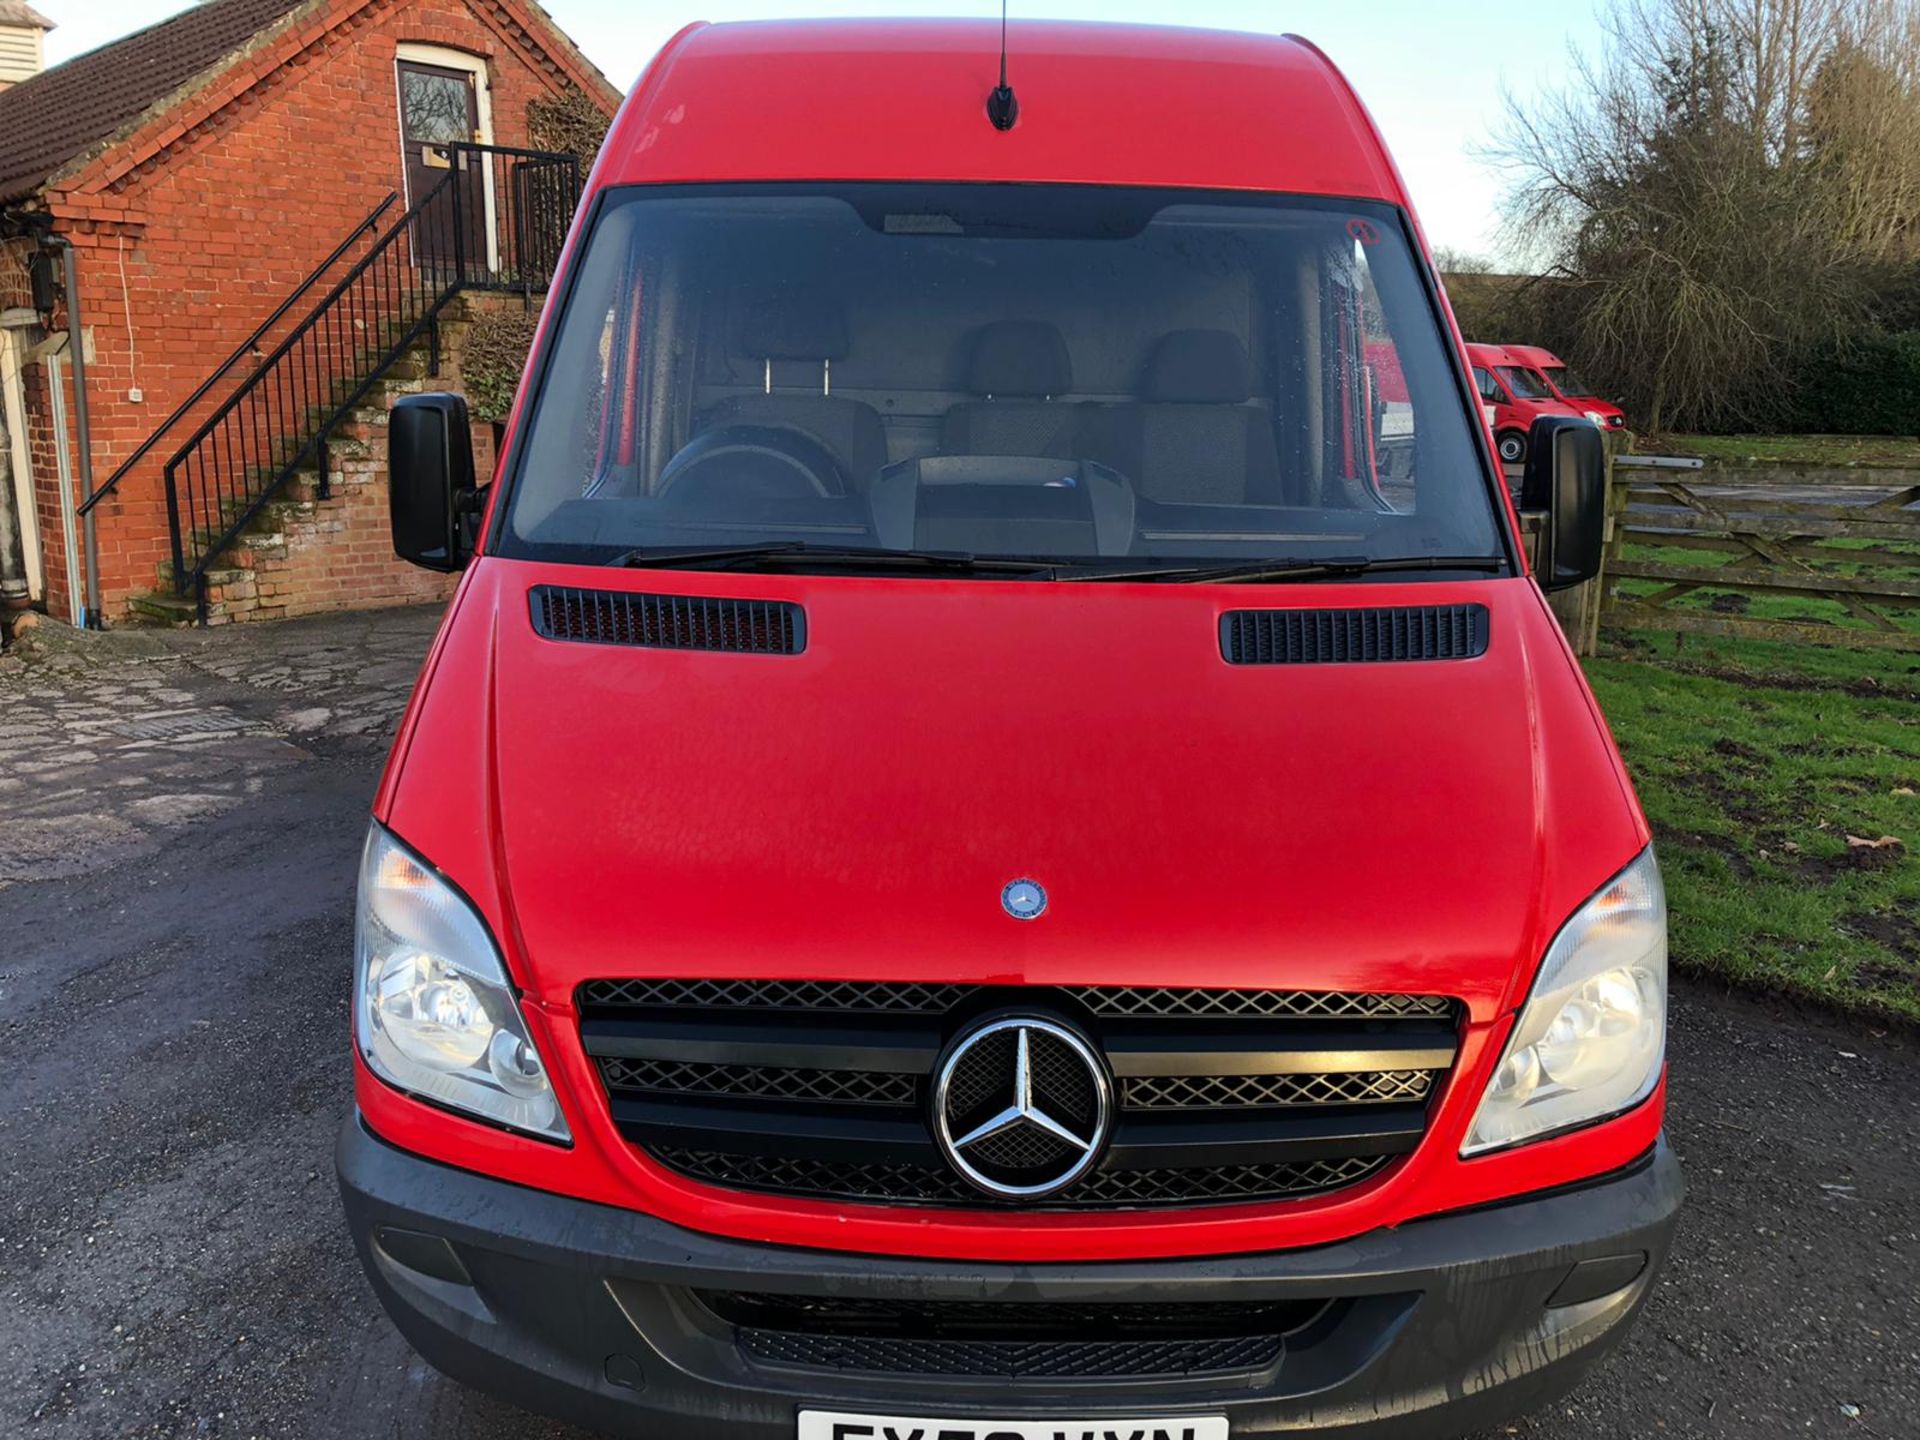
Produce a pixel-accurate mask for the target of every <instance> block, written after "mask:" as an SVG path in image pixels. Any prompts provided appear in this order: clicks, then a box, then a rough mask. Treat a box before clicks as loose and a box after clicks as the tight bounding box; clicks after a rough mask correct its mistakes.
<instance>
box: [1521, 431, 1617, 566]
mask: <svg viewBox="0 0 1920 1440" xmlns="http://www.w3.org/2000/svg"><path fill="white" fill-rule="evenodd" d="M1520 508H1521V509H1523V510H1542V511H1545V512H1546V519H1545V524H1544V527H1543V528H1542V530H1541V535H1540V555H1539V563H1538V565H1537V566H1536V567H1535V574H1536V576H1537V577H1538V579H1539V581H1540V588H1541V589H1543V590H1565V589H1567V588H1568V587H1570V586H1573V585H1579V584H1581V583H1582V582H1584V581H1587V580H1591V579H1593V577H1594V576H1596V575H1598V574H1599V573H1600V555H1601V551H1602V549H1603V547H1604V545H1605V543H1606V528H1607V447H1606V442H1605V441H1604V440H1602V439H1601V438H1600V431H1599V428H1598V427H1597V426H1595V425H1594V424H1592V423H1591V422H1590V421H1587V420H1582V419H1579V418H1577V417H1575V416H1572V415H1543V416H1541V417H1540V418H1539V419H1538V420H1535V421H1534V422H1533V428H1532V430H1531V431H1530V432H1529V433H1528V435H1527V468H1526V473H1525V476H1524V478H1523V479H1522V480H1521V482H1520Z"/></svg>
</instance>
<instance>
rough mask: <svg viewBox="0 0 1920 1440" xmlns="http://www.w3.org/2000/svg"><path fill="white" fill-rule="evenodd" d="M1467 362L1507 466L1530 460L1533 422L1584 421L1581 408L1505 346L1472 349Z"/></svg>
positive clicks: (1494, 438)
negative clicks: (1558, 417)
mask: <svg viewBox="0 0 1920 1440" xmlns="http://www.w3.org/2000/svg"><path fill="white" fill-rule="evenodd" d="M1467 362H1468V363H1469V364H1470V365H1472V366H1473V384H1474V388H1475V389H1476V390H1477V391H1478V392H1479V394H1480V401H1481V404H1482V405H1483V406H1484V407H1487V408H1488V409H1489V410H1490V411H1491V414H1490V415H1489V417H1488V424H1489V425H1491V426H1492V428H1493V443H1494V448H1495V449H1496V450H1498V451H1499V454H1500V461H1501V463H1502V464H1504V465H1518V464H1521V463H1522V462H1523V461H1525V460H1526V458H1527V443H1528V436H1529V434H1530V433H1531V431H1532V429H1533V422H1534V421H1536V420H1538V419H1540V418H1541V417H1542V416H1544V415H1571V416H1575V417H1577V418H1581V419H1585V418H1586V417H1585V416H1584V415H1582V414H1581V411H1580V409H1579V407H1577V406H1574V405H1570V404H1568V403H1567V402H1566V401H1565V400H1562V399H1561V398H1560V397H1559V396H1558V395H1556V394H1554V391H1553V387H1552V386H1551V385H1549V384H1548V383H1547V378H1546V376H1544V375H1542V374H1541V373H1540V372H1539V371H1537V370H1535V369H1534V368H1533V366H1532V365H1531V364H1529V363H1528V362H1527V361H1526V360H1523V359H1522V358H1521V357H1520V356H1519V355H1517V354H1515V353H1514V351H1513V350H1512V349H1511V348H1510V347H1508V346H1505V345H1469V346H1467Z"/></svg>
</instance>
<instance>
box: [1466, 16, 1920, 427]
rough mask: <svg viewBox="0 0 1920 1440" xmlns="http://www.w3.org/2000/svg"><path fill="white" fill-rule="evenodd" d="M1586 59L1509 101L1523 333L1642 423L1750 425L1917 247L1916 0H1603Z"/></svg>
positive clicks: (1788, 403)
mask: <svg viewBox="0 0 1920 1440" xmlns="http://www.w3.org/2000/svg"><path fill="white" fill-rule="evenodd" d="M1609 33H1610V39H1611V44H1610V45H1609V47H1608V53H1607V57H1606V58H1605V59H1604V60H1594V59H1592V58H1590V57H1581V58H1580V59H1579V61H1578V64H1577V68H1576V73H1575V79H1574V81H1573V82H1572V84H1571V85H1570V86H1569V87H1568V88H1567V89H1566V90H1565V91H1563V92H1561V93H1559V94H1555V95H1549V96H1547V97H1545V98H1544V99H1542V100H1540V101H1539V102H1537V103H1534V104H1531V105H1522V104H1518V103H1514V102H1509V113H1508V123H1507V126H1506V130H1505V134H1504V136H1503V138H1502V141H1501V144H1500V146H1499V149H1498V152H1497V155H1496V158H1497V159H1499V160H1500V161H1501V162H1502V163H1504V164H1505V165H1506V166H1507V167H1508V170H1509V174H1510V178H1511V180H1512V182H1513V183H1512V188H1511V190H1510V193H1509V199H1508V208H1507V226H1508V238H1509V241H1510V243H1513V244H1515V245H1516V246H1517V247H1518V248H1520V249H1522V250H1530V251H1531V252H1532V253H1534V254H1535V255H1536V256H1538V257H1540V258H1542V259H1544V260H1545V261H1546V262H1547V268H1548V271H1549V274H1550V275H1552V276H1554V277H1556V278H1557V279H1558V280H1559V281H1561V282H1562V283H1559V284H1550V285H1545V286H1540V287H1535V288H1534V289H1533V290H1531V291H1530V292H1529V294H1528V297H1527V298H1528V300H1529V302H1530V303H1532V304H1533V305H1534V306H1535V307H1536V309H1535V311H1534V313H1533V314H1532V315H1531V316H1530V317H1529V318H1530V319H1531V320H1532V321H1533V323H1534V325H1535V326H1536V333H1538V334H1539V335H1540V336H1541V338H1543V339H1545V340H1547V342H1548V343H1551V344H1554V345H1555V347H1556V348H1558V349H1562V350H1563V351H1570V352H1572V358H1574V359H1576V360H1577V362H1578V363H1579V365H1580V366H1581V368H1583V369H1585V370H1587V371H1588V372H1589V373H1590V374H1595V375H1598V376H1600V377H1602V383H1606V384H1610V385H1611V386H1612V387H1613V388H1614V389H1616V390H1617V391H1618V392H1619V393H1620V394H1621V396H1622V397H1623V398H1624V399H1626V400H1627V401H1628V402H1629V404H1630V405H1632V406H1633V407H1634V408H1635V409H1636V411H1637V412H1638V414H1639V416H1640V417H1641V419H1642V420H1643V422H1644V423H1645V424H1647V425H1648V426H1649V427H1650V428H1653V429H1660V428H1662V427H1664V426H1666V425H1669V424H1672V425H1695V426H1702V427H1711V426H1715V425H1724V424H1728V423H1733V422H1739V423H1745V424H1753V423H1766V422H1768V421H1771V420H1774V419H1777V418H1780V417H1783V416H1785V415H1787V414H1789V413H1790V412H1791V409H1792V406H1793V403H1794V398H1795V393H1794V381H1793V368H1792V367H1793V365H1794V363H1795V361H1796V359H1797V358H1798V357H1800V356H1802V355H1804V354H1806V353H1807V352H1809V351H1810V350H1814V349H1817V348H1819V347H1820V346H1822V345H1829V344H1834V343H1838V342H1841V341H1843V340H1844V339H1845V338H1846V337H1847V336H1848V335H1849V334H1851V333H1855V332H1857V331H1858V330H1859V329H1860V328H1861V327H1862V326H1863V325H1865V324H1866V323H1867V322H1868V320H1869V318H1870V316H1871V314H1872V312H1873V307H1874V304H1875V301H1876V298H1877V297H1878V296H1879V295H1880V293H1881V292H1882V290H1883V289H1884V288H1885V287H1886V286H1887V285H1888V284H1889V283H1893V282H1892V279H1891V277H1894V276H1896V275H1898V274H1899V273H1900V272H1901V267H1902V266H1903V265H1904V264H1906V263H1908V262H1910V261H1911V259H1912V258H1913V256H1914V254H1915V246H1916V240H1917V239H1920V234H1917V233H1916V220H1917V219H1920V4H1916V0H1618V3H1617V4H1616V6H1615V8H1614V10H1613V11H1612V13H1611V15H1610V17H1609Z"/></svg>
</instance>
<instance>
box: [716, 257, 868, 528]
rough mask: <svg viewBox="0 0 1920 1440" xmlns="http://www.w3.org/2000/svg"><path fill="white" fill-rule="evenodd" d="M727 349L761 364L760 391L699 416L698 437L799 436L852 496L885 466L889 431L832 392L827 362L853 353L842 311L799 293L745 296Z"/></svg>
mask: <svg viewBox="0 0 1920 1440" xmlns="http://www.w3.org/2000/svg"><path fill="white" fill-rule="evenodd" d="M732 348H733V351H734V354H735V355H736V356H741V357H746V358H750V359H752V360H753V361H755V362H756V363H757V364H758V365H759V367H760V376H761V385H762V390H761V393H760V394H758V395H734V396H730V397H729V398H727V399H725V400H722V401H721V402H720V403H719V404H717V405H715V406H713V407H712V408H711V409H710V410H708V411H707V413H706V414H705V415H703V416H702V417H701V420H700V425H699V431H700V432H701V433H705V432H706V431H710V430H715V429H718V428H719V427H721V426H723V425H749V426H753V427H756V428H760V429H774V430H798V431H800V432H801V433H802V434H805V435H807V436H808V437H810V438H811V439H813V440H814V441H816V442H817V443H818V444H820V445H821V446H822V447H824V448H825V449H826V451H827V453H829V454H830V455H832V456H833V458H834V459H835V460H836V461H837V462H838V463H839V465H840V468H841V470H842V471H843V472H844V474H845V477H846V479H847V481H848V483H849V484H850V485H851V486H852V487H853V488H854V489H855V490H857V491H863V490H865V489H866V488H867V486H868V485H869V484H871V483H872V481H873V477H874V476H875V475H877V474H879V473H880V471H881V470H882V469H883V468H884V467H885V465H886V463H887V432H886V428H885V427H884V426H883V425H882V423H881V420H880V412H879V411H877V410H875V409H874V408H873V407H872V406H871V405H867V404H864V403H863V402H861V401H859V400H849V399H846V398H845V397H843V396H839V395H835V394H834V393H833V362H834V361H835V360H841V359H845V358H846V356H847V353H848V351H849V349H850V348H851V347H850V346H849V344H848V341H847V317H846V314H845V313H844V312H843V311H842V309H841V308H840V306H839V305H837V304H836V303H834V301H833V300H831V299H830V298H828V297H827V296H824V295H822V294H820V293H819V292H818V291H815V290H810V289H801V288H798V287H794V288H785V289H780V290H771V291H765V292H762V293H760V294H756V295H751V296H748V297H747V298H746V300H745V301H744V303H742V304H741V306H740V307H739V310H738V311H737V312H736V316H735V324H734V337H733V347H732ZM803 386H804V387H805V388H801V387H803ZM776 387H781V388H776ZM788 387H791V388H788Z"/></svg>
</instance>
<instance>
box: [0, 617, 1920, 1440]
mask: <svg viewBox="0 0 1920 1440" xmlns="http://www.w3.org/2000/svg"><path fill="white" fill-rule="evenodd" d="M434 621H435V617H434V615H433V614H432V613H431V612H427V611H418V610H415V611H391V612H384V613H381V614H375V615H365V616H351V617H336V618H331V619H327V620H316V621H298V622H292V623H289V624H285V625H280V626H274V627H268V626H261V627H258V628H257V629H248V628H246V627H235V628H234V629H231V630H228V631H225V632H212V633H206V634H201V633H192V632H180V633H168V634H161V635H126V636H122V635H114V636H108V637H104V638H101V639H87V638H82V637H62V636H60V635H59V634H58V633H57V631H55V629H54V627H43V628H44V629H47V630H48V631H49V634H48V635H47V636H45V637H43V638H42V640H41V641H39V642H36V645H35V653H34V654H33V655H32V657H31V658H29V659H27V660H25V661H24V662H23V661H20V660H17V659H14V658H9V659H7V660H5V661H0V1017H4V1018H3V1019H0V1027H3V1028H0V1041H3V1043H4V1061H3V1062H0V1314H4V1316H5V1320H4V1322H3V1323H0V1435H5V1436H7V1437H14V1436H21V1437H44V1440H107V1437H121V1436H143V1437H148V1436H151V1437H160V1436H167V1437H172V1436H182V1437H184V1436H211V1437H254V1436H257V1437H303V1440H304V1437H313V1440H359V1437H430V1440H454V1437H461V1440H577V1437H578V1436H579V1432H577V1431H572V1430H568V1429H566V1428H564V1427H560V1426H557V1425H553V1424H551V1423H549V1422H546V1421H543V1420H540V1419H537V1418H533V1417H530V1416H528V1415H525V1414H523V1413H522V1412H520V1411H518V1410H515V1409H513V1408H512V1407H510V1406H507V1405H504V1404H501V1403H498V1402H495V1401H492V1400H489V1399H485V1398H483V1397H480V1396H477V1395H474V1394H472V1393H470V1392H468V1391H465V1390H463V1389H461V1388H460V1387H459V1386H457V1385H454V1384H451V1383H450V1382H447V1381H445V1380H442V1379H441V1378H440V1377H438V1376H437V1375H435V1374H434V1373H433V1372H432V1371H430V1370H429V1369H427V1367H426V1366H425V1365H423V1364H422V1363H421V1362H420V1361H418V1360H417V1359H416V1358H415V1357H414V1356H413V1355H412V1353H411V1352H410V1351H409V1350H408V1348H407V1346H406V1344H405V1343H404V1342H403V1341H402V1340H401V1339H400V1338H399V1336H398V1335H397V1334H396V1333H395V1332H394V1331H393V1329H392V1327H391V1326H390V1325H389V1324H388V1323H387V1321H386V1319H385V1317H384V1316H383V1315H382V1314H381V1312H380V1310H379V1307H378V1305H377V1304H376V1302H375V1301H374V1298H373V1295H372V1292H371V1291H370V1290H369V1289H368V1287H367V1285H366V1283H365V1281H364V1280H363V1278H362V1277H361V1274H360V1270H359V1266H358V1263H357V1261H356V1260H355V1258H354V1256H353V1252H352V1250H351V1248H350V1246H349V1244H348V1241H347V1236H346V1232H345V1228H344V1225H343V1223H342V1221H341V1218H340V1212H339V1204H338V1199H337V1196H336V1193H335V1190H334V1184H333V1176H332V1168H331V1147H332V1144H333V1138H334V1135H335V1132H336V1130H337V1129H338V1127H339V1125H340V1124H341V1122H342V1120H343V1119H344V1118H345V1117H346V1115H347V1114H348V1112H349V1109H350V1107H351V1093H350V1084H349V1067H348V1014H347V988H348V956H349V946H350V943H351V939H352V921H351V914H350V911H351V905H352V898H353V876H354V867H355V862H356V859H357V856H358V851H359V848H360V843H361V839H362V837H363V835H364V832H365V828H366V814H367V805H368V801H369V798H370V796H371V794H372V791H373V787H374V784H375V781H376V779H377V777H378V774H379V770H380V765H381V763H382V761H383V759H384V756H385V748H386V739H387V736H388V735H389V733H390V731H391V727H392V725H393V723H394V720H395V719H396V718H397V716H398V713H399V710H400V708H401V706H402V705H403V704H404V701H405V698H406V693H407V689H408V686H409V685H410V683H411V680H412V676H413V673H414V671H415V669H416V668H417V666H418V664H419V660H420V657H421V655H422V654H423V653H424V651H425V648H426V645H427V642H428V640H429V639H430V637H431V634H432V629H433V625H434ZM1917 1122H1920V1041H1916V1039H1915V1037H1914V1036H1913V1035H1912V1034H1911V1033H1910V1032H1902V1031H1898V1030H1894V1031H1883V1030H1879V1029H1876V1028H1875V1027H1873V1026H1870V1025H1867V1024H1863V1023H1860V1022H1845V1023H1836V1022H1833V1021H1829V1020H1827V1019H1824V1018H1822V1017H1820V1016H1817V1015H1810V1014H1802V1013H1796V1012H1795V1011H1793V1010H1792V1009H1789V1008H1787V1007H1783V1006H1778V1005H1774V1004H1770V1003H1766V1002H1760V1001H1754V1000H1749V999H1743V998H1738V997H1730V996H1727V995H1724V994H1720V993H1716V992H1715V991H1713V990H1711V989H1709V988H1706V987H1704V986H1701V985H1699V984H1694V983H1688V984H1682V985H1681V986H1679V988H1678V991H1677V995H1676V1003H1675V1016H1674V1027H1673V1070H1672V1119H1671V1126H1670V1136H1671V1139H1672V1141H1673V1144H1674V1146H1675V1148H1676V1150H1677V1151H1678V1152H1679V1154H1680V1156H1681V1159H1682V1161H1683V1162H1684V1163H1685V1165H1686V1167H1687V1172H1688V1178H1689V1180H1690V1182H1691V1185H1692V1196H1691V1199H1690V1201H1689V1205H1688V1209H1687V1211H1686V1213H1685V1217H1684V1220H1683V1223H1682V1227H1681V1231H1680V1235H1679V1238H1678V1241H1677V1243H1676V1246H1675V1252H1674V1258H1673V1261H1672V1264H1671V1266H1670V1268H1669V1269H1668V1271H1667V1273H1666V1276H1665V1278H1664V1280H1663V1282H1662V1283H1661V1285H1660V1287H1659V1288H1658V1290H1657V1291H1656V1293H1655V1296H1654V1298H1653V1300H1652V1302H1651V1304H1650V1306H1649V1308H1648V1309H1647V1311H1646V1312H1645V1314H1644V1315H1643V1316H1642V1318H1641V1321H1640V1323H1639V1325H1638V1327H1637V1328H1636V1330H1635V1332H1634V1334H1633V1336H1632V1338H1631V1339H1630V1340H1629V1342H1628V1344H1627V1346H1626V1348H1625V1349H1624V1350H1623V1351H1622V1352H1621V1353H1620V1354H1619V1355H1618V1356H1617V1357H1616V1358H1614V1359H1613V1360H1612V1361H1611V1362H1610V1363H1609V1364H1608V1365H1606V1366H1605V1367H1604V1368H1603V1369H1602V1370H1600V1371H1598V1372H1596V1373H1595V1374H1594V1375H1593V1376H1592V1377H1590V1378H1589V1379H1588V1380H1587V1381H1586V1382H1585V1383H1584V1384H1583V1385H1582V1386H1581V1388H1580V1389H1579V1390H1577V1391H1576V1392H1575V1393H1574V1394H1573V1396H1572V1397H1570V1398H1569V1399H1568V1400H1567V1401H1565V1402H1563V1403H1562V1404H1561V1405H1559V1406H1558V1407H1556V1408H1555V1409H1554V1410H1553V1411H1551V1412H1549V1413H1546V1414H1542V1415H1536V1416H1533V1417H1530V1418H1527V1419H1523V1420H1519V1421H1516V1422H1515V1423H1514V1425H1513V1426H1511V1427H1509V1428H1506V1429H1504V1430H1502V1431H1499V1432H1496V1433H1497V1434H1499V1435H1510V1436H1521V1437H1532V1440H1603V1437H1604V1440H1628V1437H1631V1440H1645V1437H1650V1436H1656V1435H1657V1436H1663V1437H1664V1436H1672V1437H1726V1440H1768V1437H1785V1436H1802V1437H1803V1436H1874V1437H1913V1436H1916V1435H1920V1123H1917ZM662 1440H670V1437H662Z"/></svg>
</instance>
